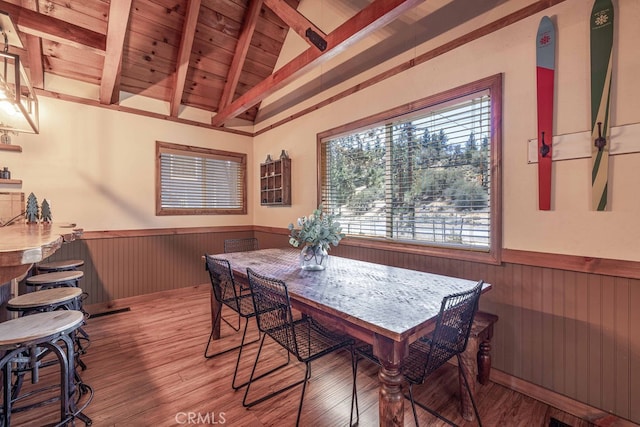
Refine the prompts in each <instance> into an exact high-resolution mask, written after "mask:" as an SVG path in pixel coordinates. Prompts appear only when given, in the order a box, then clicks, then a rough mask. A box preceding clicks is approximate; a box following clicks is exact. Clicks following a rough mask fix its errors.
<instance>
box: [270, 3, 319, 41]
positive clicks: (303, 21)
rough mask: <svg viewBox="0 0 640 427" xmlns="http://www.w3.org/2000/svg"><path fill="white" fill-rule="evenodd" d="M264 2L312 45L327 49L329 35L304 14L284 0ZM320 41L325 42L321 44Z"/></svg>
mask: <svg viewBox="0 0 640 427" xmlns="http://www.w3.org/2000/svg"><path fill="white" fill-rule="evenodd" d="M264 4H265V5H266V6H267V7H268V8H269V9H271V10H272V11H273V12H274V13H275V14H276V15H278V16H279V17H280V19H282V20H283V21H284V22H285V24H287V25H288V26H289V28H291V29H292V30H294V31H295V32H296V33H298V35H299V36H300V37H302V38H303V39H304V40H305V41H306V42H307V43H309V44H310V45H311V46H314V47H315V48H316V49H320V50H325V49H326V47H327V44H326V40H325V38H326V37H327V35H326V34H325V33H324V32H322V30H321V29H319V28H318V27H316V26H315V25H314V23H313V22H311V21H309V20H308V19H307V18H305V16H304V15H302V14H301V13H300V12H298V11H297V10H295V9H294V8H292V7H291V6H289V5H288V4H287V3H286V2H285V1H284V0H264ZM310 32H312V33H311V34H315V36H314V35H311V36H310ZM320 41H321V42H320ZM319 43H323V44H320V45H319ZM321 46H324V48H321Z"/></svg>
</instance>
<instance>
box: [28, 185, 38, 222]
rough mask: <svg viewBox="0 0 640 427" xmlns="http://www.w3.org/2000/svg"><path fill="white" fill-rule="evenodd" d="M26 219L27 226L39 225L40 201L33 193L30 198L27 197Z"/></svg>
mask: <svg viewBox="0 0 640 427" xmlns="http://www.w3.org/2000/svg"><path fill="white" fill-rule="evenodd" d="M25 218H26V219H27V224H33V223H37V222H38V218H40V213H39V208H38V199H36V196H35V195H34V194H33V193H31V194H29V197H27V209H26V210H25Z"/></svg>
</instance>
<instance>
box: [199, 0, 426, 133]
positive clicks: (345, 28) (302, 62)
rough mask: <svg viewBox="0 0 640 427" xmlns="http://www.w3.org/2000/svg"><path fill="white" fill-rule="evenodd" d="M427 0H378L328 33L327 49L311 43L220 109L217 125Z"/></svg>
mask: <svg viewBox="0 0 640 427" xmlns="http://www.w3.org/2000/svg"><path fill="white" fill-rule="evenodd" d="M423 1H424V0H374V1H373V3H370V4H369V5H368V6H367V7H365V8H364V9H362V10H361V11H360V12H358V13H357V14H355V15H354V16H353V17H352V18H351V19H349V20H348V21H346V22H345V23H344V24H342V25H340V26H339V27H338V28H336V29H335V30H334V31H333V32H332V33H331V34H329V35H327V38H326V40H327V49H326V50H325V51H324V52H321V51H320V50H318V49H317V48H315V47H310V48H309V49H307V50H306V51H304V52H303V53H301V54H300V55H298V56H297V57H295V58H294V59H292V60H291V61H289V62H288V63H287V64H285V65H283V66H282V68H280V69H279V70H278V71H276V72H274V73H273V74H271V75H270V76H269V77H267V78H266V79H265V80H263V81H261V82H260V83H258V84H257V85H256V86H254V87H253V88H251V89H249V91H247V92H246V93H245V94H244V95H242V96H241V97H239V98H238V99H236V100H235V101H234V102H232V103H231V104H230V105H229V106H228V107H226V108H224V109H223V110H222V111H219V112H218V114H216V115H215V116H214V117H213V118H212V120H211V124H213V125H214V126H222V125H223V124H224V123H225V122H226V121H227V120H229V119H232V118H234V117H237V116H238V114H241V113H243V112H244V111H246V110H248V109H249V108H251V107H252V106H254V105H256V104H257V103H258V102H260V101H262V100H263V99H265V98H266V97H267V96H269V95H271V94H272V93H274V92H275V91H277V90H278V89H280V88H282V87H284V86H285V85H287V84H288V83H290V82H291V81H293V80H294V79H296V78H297V77H299V76H301V75H302V74H304V73H305V72H307V71H308V70H310V69H311V68H312V67H314V66H317V65H319V64H321V63H324V62H326V61H328V60H329V59H331V58H333V57H334V56H335V55H337V54H338V53H340V52H343V51H344V50H345V49H346V48H347V47H349V46H351V45H352V44H354V43H355V42H357V41H358V40H361V39H362V38H363V37H365V36H367V35H369V34H371V33H372V32H374V31H375V30H377V29H379V28H382V27H384V26H385V25H387V24H388V23H389V22H391V21H393V20H394V19H396V18H397V17H398V16H400V15H401V14H403V13H404V12H406V11H407V10H409V9H411V8H413V7H415V6H416V5H418V4H420V3H422V2H423Z"/></svg>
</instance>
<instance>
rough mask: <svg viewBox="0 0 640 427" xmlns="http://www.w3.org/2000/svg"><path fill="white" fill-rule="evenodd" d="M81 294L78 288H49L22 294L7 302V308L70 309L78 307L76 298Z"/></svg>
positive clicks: (26, 309) (35, 309)
mask: <svg viewBox="0 0 640 427" xmlns="http://www.w3.org/2000/svg"><path fill="white" fill-rule="evenodd" d="M81 295H82V289H80V288H69V287H61V288H50V289H44V290H41V291H36V292H29V293H26V294H22V295H20V296H17V297H15V298H12V299H10V300H9V301H8V302H7V310H11V311H22V312H31V311H53V310H55V309H56V308H58V307H65V308H68V309H70V310H77V309H78V308H79V302H78V298H80V296H81Z"/></svg>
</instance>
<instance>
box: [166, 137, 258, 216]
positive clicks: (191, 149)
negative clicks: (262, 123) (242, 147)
mask: <svg viewBox="0 0 640 427" xmlns="http://www.w3.org/2000/svg"><path fill="white" fill-rule="evenodd" d="M168 152H173V153H176V154H180V155H185V156H192V157H200V156H198V155H199V154H201V155H202V156H201V157H229V158H232V159H237V161H238V164H239V165H240V174H241V177H240V179H241V181H242V193H243V194H242V195H241V198H240V199H241V201H242V207H241V208H238V209H213V208H163V207H162V197H161V196H162V181H161V179H162V165H161V155H162V154H163V153H168ZM246 213H247V154H245V153H236V152H232V151H223V150H216V149H212V148H204V147H195V146H191V145H182V144H174V143H171V142H163V141H156V215H157V216H169V215H245V214H246Z"/></svg>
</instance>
